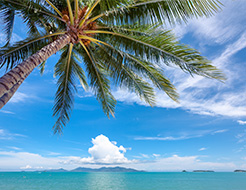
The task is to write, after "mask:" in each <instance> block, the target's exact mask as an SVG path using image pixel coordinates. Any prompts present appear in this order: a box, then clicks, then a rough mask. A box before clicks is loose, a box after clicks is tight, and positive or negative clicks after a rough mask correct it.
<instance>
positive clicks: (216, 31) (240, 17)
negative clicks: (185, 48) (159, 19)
mask: <svg viewBox="0 0 246 190" xmlns="http://www.w3.org/2000/svg"><path fill="white" fill-rule="evenodd" d="M223 4H224V6H222V11H220V12H219V13H217V14H215V15H214V16H212V17H210V18H198V19H193V20H190V21H189V22H188V24H187V25H185V24H183V25H182V26H180V25H178V26H177V27H175V28H174V31H175V33H176V35H178V36H179V37H182V36H184V35H185V34H186V33H188V32H191V33H193V35H194V36H195V37H196V38H198V39H199V40H200V41H201V43H202V44H208V43H210V44H211V43H213V44H214V43H218V44H223V43H225V42H227V41H229V40H231V39H233V38H235V36H237V35H239V34H240V33H241V32H243V31H244V30H245V28H244V24H245V23H246V17H245V13H244V12H245V9H246V2H245V1H244V0H237V1H228V0H224V1H223ZM232 13H233V14H232Z"/></svg>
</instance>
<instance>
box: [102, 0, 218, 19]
mask: <svg viewBox="0 0 246 190" xmlns="http://www.w3.org/2000/svg"><path fill="white" fill-rule="evenodd" d="M221 5H222V4H221V3H220V2H219V1H218V0H199V1H198V0H136V1H133V3H131V4H130V5H128V6H126V7H120V8H118V9H114V10H111V11H107V12H105V13H102V14H101V17H102V18H103V19H104V21H106V22H107V23H111V24H123V23H125V24H132V23H136V22H140V23H142V24H151V23H152V24H155V23H167V22H168V23H170V24H176V23H177V22H178V23H180V22H187V20H188V19H190V18H193V17H201V16H211V15H213V14H214V13H216V12H218V11H219V10H220V6H221Z"/></svg>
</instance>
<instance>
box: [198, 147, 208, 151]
mask: <svg viewBox="0 0 246 190" xmlns="http://www.w3.org/2000/svg"><path fill="white" fill-rule="evenodd" d="M204 150H207V148H204V147H203V148H200V149H199V151H204Z"/></svg>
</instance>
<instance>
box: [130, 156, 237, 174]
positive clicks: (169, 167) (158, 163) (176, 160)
mask: <svg viewBox="0 0 246 190" xmlns="http://www.w3.org/2000/svg"><path fill="white" fill-rule="evenodd" d="M131 166H134V167H135V168H137V169H144V170H147V171H182V170H188V171H192V170H198V169H205V170H215V171H233V170H234V169H236V168H237V166H236V165H235V164H234V163H232V162H226V163H219V162H204V161H201V160H200V159H199V156H184V157H181V156H178V155H173V156H171V157H167V158H159V159H156V160H155V161H153V162H149V163H139V164H132V165H131Z"/></svg>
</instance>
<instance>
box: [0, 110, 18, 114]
mask: <svg viewBox="0 0 246 190" xmlns="http://www.w3.org/2000/svg"><path fill="white" fill-rule="evenodd" d="M0 112H1V113H5V114H12V115H13V114H15V113H14V112H11V111H7V110H0Z"/></svg>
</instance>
